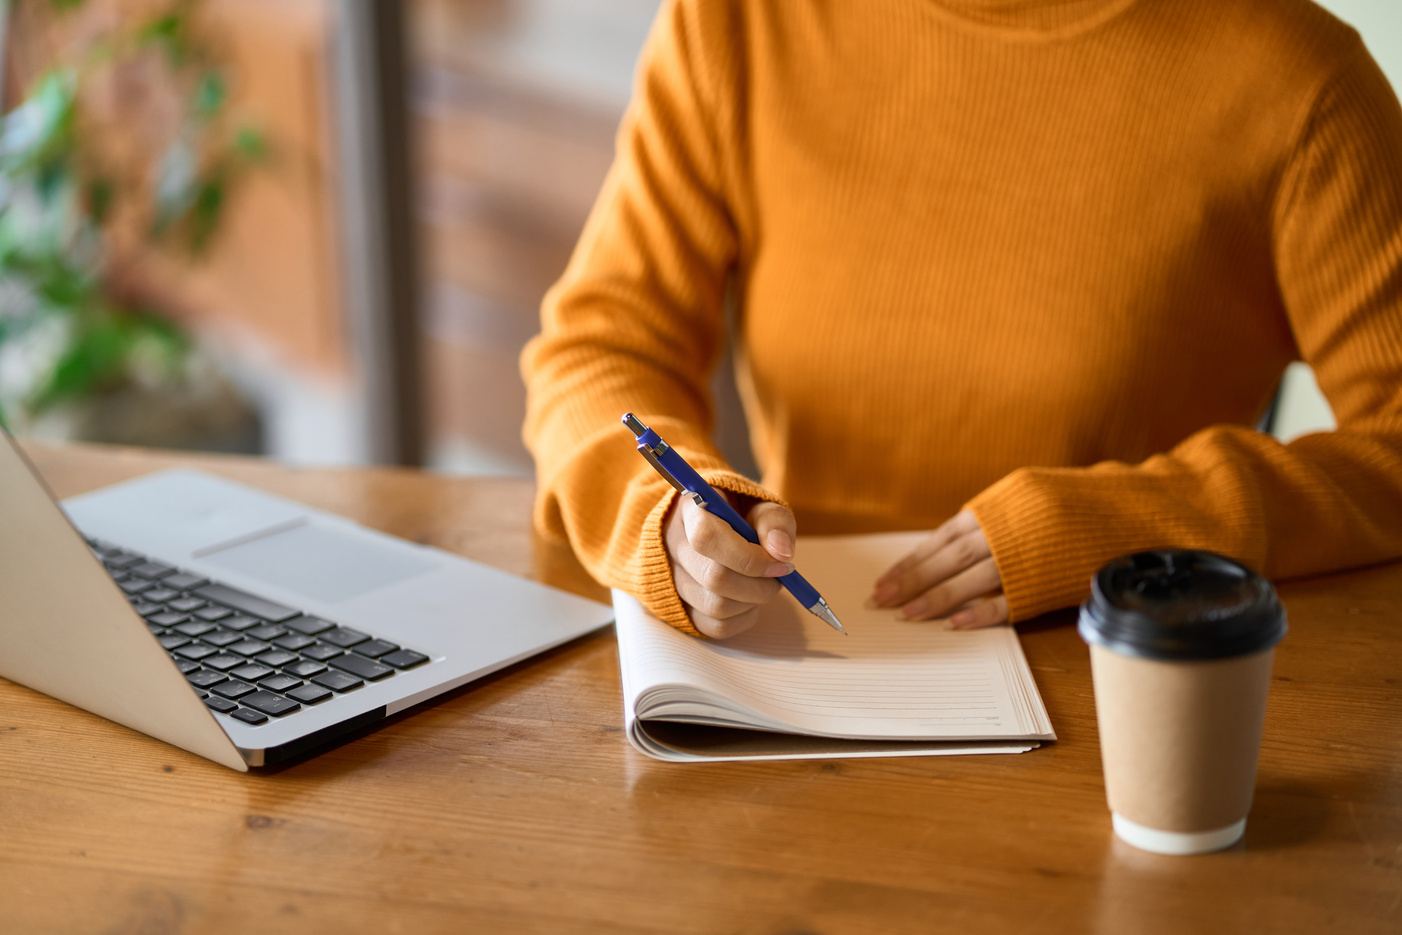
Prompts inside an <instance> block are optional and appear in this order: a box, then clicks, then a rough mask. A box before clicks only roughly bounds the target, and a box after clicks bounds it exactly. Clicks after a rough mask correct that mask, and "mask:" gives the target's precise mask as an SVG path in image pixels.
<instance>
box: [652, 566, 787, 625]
mask: <svg viewBox="0 0 1402 935" xmlns="http://www.w3.org/2000/svg"><path fill="white" fill-rule="evenodd" d="M731 574H734V572H731ZM751 580H759V579H751ZM672 584H673V586H675V587H676V589H677V596H678V597H680V598H681V599H682V603H683V604H685V605H687V607H688V608H691V609H692V610H694V611H695V612H696V613H700V614H702V615H704V616H706V617H710V618H712V619H714V620H728V619H730V618H731V617H738V616H740V615H742V614H745V613H748V612H749V611H752V610H755V609H757V608H758V607H759V605H760V604H763V603H765V602H766V601H767V600H768V599H769V598H770V597H773V596H774V595H773V594H770V595H767V596H766V597H764V598H763V599H761V600H744V599H737V598H733V597H727V596H725V595H724V594H720V593H717V592H716V591H714V590H712V589H711V588H708V587H705V586H704V585H703V584H702V583H701V582H699V581H697V580H696V578H695V577H693V576H692V574H691V572H690V571H688V570H687V569H686V567H685V566H682V565H673V566H672ZM777 590H778V589H777V585H776V587H775V593H777Z"/></svg>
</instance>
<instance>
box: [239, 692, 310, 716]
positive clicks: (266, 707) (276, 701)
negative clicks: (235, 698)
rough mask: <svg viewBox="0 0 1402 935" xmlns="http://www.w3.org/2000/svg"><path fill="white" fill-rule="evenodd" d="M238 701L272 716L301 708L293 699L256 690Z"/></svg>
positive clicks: (289, 712)
mask: <svg viewBox="0 0 1402 935" xmlns="http://www.w3.org/2000/svg"><path fill="white" fill-rule="evenodd" d="M239 701H241V702H243V703H244V704H246V705H248V706H249V707H250V708H253V709H254V710H257V711H262V712H263V713H264V714H271V715H272V716H273V717H282V716H283V715H284V714H291V713H292V712H293V711H297V710H300V709H301V707H302V706H301V705H299V704H298V703H297V702H295V701H290V700H288V699H286V698H279V697H278V696H277V695H274V694H273V693H272V692H265V691H256V692H254V693H253V694H251V695H245V696H244V697H242V698H240V699H239Z"/></svg>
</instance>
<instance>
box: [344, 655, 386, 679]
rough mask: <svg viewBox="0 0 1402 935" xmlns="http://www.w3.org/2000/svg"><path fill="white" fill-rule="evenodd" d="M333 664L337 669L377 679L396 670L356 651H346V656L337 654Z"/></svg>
mask: <svg viewBox="0 0 1402 935" xmlns="http://www.w3.org/2000/svg"><path fill="white" fill-rule="evenodd" d="M331 665H332V666H334V667H335V668H337V669H342V670H344V671H346V672H349V673H350V674H351V675H358V676H360V677H361V678H363V679H369V680H370V681H372V682H373V681H375V680H376V679H382V678H384V677H385V676H387V675H393V674H394V670H393V669H391V668H390V667H389V666H382V665H380V664H379V663H378V662H371V661H370V660H369V659H366V658H365V657H364V656H357V655H356V654H355V653H346V654H345V655H344V656H337V657H336V658H335V659H332V660H331Z"/></svg>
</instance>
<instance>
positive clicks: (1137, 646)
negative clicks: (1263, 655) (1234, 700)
mask: <svg viewBox="0 0 1402 935" xmlns="http://www.w3.org/2000/svg"><path fill="white" fill-rule="evenodd" d="M1079 629H1080V633H1081V639H1083V640H1085V641H1086V642H1087V643H1098V644H1099V645H1101V646H1104V647H1106V648H1107V649H1112V650H1114V651H1115V652H1117V653H1121V654H1123V655H1126V656H1141V657H1143V658H1145V659H1225V658H1228V657H1231V656H1245V655H1247V654H1249V653H1254V652H1260V651H1261V650H1264V649H1267V648H1269V647H1271V646H1274V645H1275V644H1276V643H1278V642H1280V639H1281V637H1283V636H1285V608H1284V607H1282V606H1281V605H1280V600H1279V599H1278V598H1277V597H1276V594H1275V588H1273V587H1271V583H1270V582H1269V581H1267V580H1266V579H1265V578H1262V577H1261V576H1260V575H1258V574H1256V573H1255V572H1254V571H1252V570H1251V569H1249V568H1247V567H1246V566H1245V565H1242V564H1240V563H1238V562H1234V561H1232V560H1231V559H1229V558H1226V557H1225V556H1222V555H1218V554H1216V553H1215V552H1202V551H1195V550H1191V549H1161V550H1158V551H1155V552H1138V553H1135V554H1134V555H1125V556H1122V557H1120V558H1117V559H1115V560H1114V561H1112V562H1110V563H1109V564H1107V565H1106V566H1105V567H1103V568H1101V569H1100V571H1098V572H1096V575H1095V577H1094V578H1093V579H1091V595H1090V597H1089V598H1088V599H1087V600H1086V602H1085V603H1084V604H1082V605H1081V622H1080V626H1079Z"/></svg>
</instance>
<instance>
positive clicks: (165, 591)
mask: <svg viewBox="0 0 1402 935" xmlns="http://www.w3.org/2000/svg"><path fill="white" fill-rule="evenodd" d="M156 585H157V586H156V587H154V588H152V589H151V590H149V591H142V592H141V599H142V600H143V601H154V602H155V603H157V604H163V603H165V602H166V601H168V600H170V599H171V598H172V597H179V596H180V592H179V591H172V590H171V589H170V588H168V587H166V586H165V584H164V583H163V582H160V581H157V582H156ZM179 609H180V608H179V607H177V608H176V610H179Z"/></svg>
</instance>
